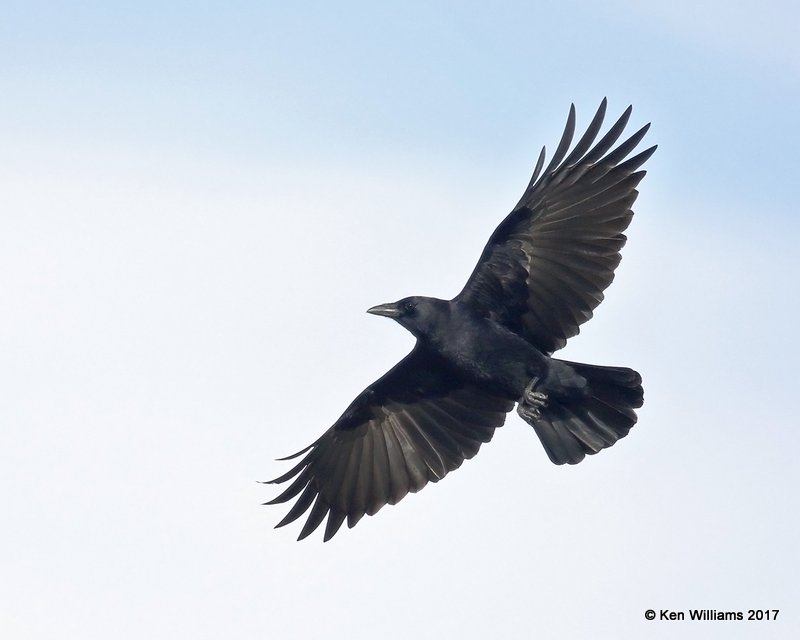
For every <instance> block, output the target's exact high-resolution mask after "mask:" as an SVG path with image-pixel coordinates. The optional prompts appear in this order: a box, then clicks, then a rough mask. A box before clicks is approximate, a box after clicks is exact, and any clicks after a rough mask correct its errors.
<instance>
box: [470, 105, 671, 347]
mask: <svg viewBox="0 0 800 640" xmlns="http://www.w3.org/2000/svg"><path fill="white" fill-rule="evenodd" d="M605 111H606V100H605V99H604V100H603V102H602V103H601V104H600V108H599V109H598V110H597V114H596V115H595V116H594V119H593V120H592V122H591V124H590V125H589V128H588V129H587V131H586V133H585V134H584V135H583V137H582V138H581V139H580V140H579V141H578V143H577V144H576V145H575V148H574V149H573V150H572V152H571V153H570V154H569V156H567V151H568V150H569V147H570V145H571V143H572V136H573V134H574V132H575V107H574V105H573V106H572V107H571V108H570V112H569V118H568V119H567V126H566V129H565V130H564V134H563V136H562V138H561V142H560V143H559V145H558V148H557V149H556V152H555V154H554V155H553V159H552V160H551V161H550V163H549V164H548V166H547V168H546V169H545V170H544V172H543V173H542V174H541V178H540V177H539V173H540V171H541V169H542V165H543V164H544V156H545V151H544V149H542V153H541V154H540V155H539V161H538V162H537V164H536V169H535V170H534V172H533V177H532V178H531V181H530V183H529V184H528V188H527V189H526V190H525V193H524V194H523V196H522V198H521V199H520V201H519V203H517V206H516V207H515V208H514V210H513V211H512V212H511V213H510V214H509V215H508V216H507V217H506V219H505V220H503V222H502V223H500V226H498V227H497V229H496V230H495V232H494V233H493V234H492V237H491V238H490V239H489V242H488V243H487V245H486V247H485V248H484V250H483V253H482V254H481V257H480V260H478V264H477V265H476V266H475V270H474V271H473V272H472V275H471V276H470V278H469V280H468V281H467V284H466V286H465V287H464V289H463V290H462V291H461V293H459V294H458V296H457V297H456V300H460V301H462V302H466V303H468V304H470V305H471V306H472V307H473V308H475V309H476V310H477V311H478V312H479V313H480V314H481V315H483V316H484V317H489V318H492V319H494V320H496V321H498V322H500V323H501V324H503V325H505V326H507V327H508V328H510V329H511V330H512V331H515V332H516V333H518V334H520V335H522V336H524V337H525V338H526V339H527V340H528V341H529V342H530V343H531V344H533V345H534V346H536V347H537V348H539V349H540V350H541V351H543V352H545V353H547V354H550V353H553V351H555V350H557V349H560V348H561V347H563V346H564V345H565V344H566V342H567V338H571V337H572V336H574V335H576V334H577V333H578V332H579V331H580V328H579V327H580V325H581V324H582V323H583V322H585V321H586V320H588V319H589V318H591V317H592V311H593V310H594V308H595V307H597V305H599V304H600V302H601V301H602V300H603V291H604V290H605V289H606V287H608V285H609V284H611V281H612V280H613V279H614V269H615V268H616V267H617V265H618V264H619V261H620V254H619V250H620V249H621V248H622V246H623V245H624V244H625V240H626V238H625V236H624V235H623V233H622V232H623V231H625V229H626V228H627V227H628V224H629V223H630V221H631V217H632V216H633V211H631V206H632V205H633V202H634V200H636V196H637V195H638V193H639V192H638V191H636V186H637V185H638V184H639V181H640V180H641V179H642V178H643V177H644V174H645V172H644V171H637V169H638V168H639V167H640V166H641V165H642V164H643V163H644V162H645V161H646V160H647V159H648V158H649V157H650V156H651V155H652V154H653V152H654V151H655V149H656V147H650V148H649V149H647V150H645V151H643V152H641V153H639V154H638V155H636V156H634V157H632V158H630V159H628V160H625V158H626V157H627V156H628V154H630V152H631V151H632V150H633V149H634V148H635V147H636V145H638V144H639V142H640V141H641V139H642V138H643V137H644V134H645V133H646V132H647V129H648V128H649V126H650V125H647V126H645V127H642V128H641V129H640V130H639V131H637V132H636V133H634V134H633V135H632V136H631V137H630V138H628V139H627V140H626V141H625V142H622V143H621V144H620V145H619V146H617V147H616V148H615V149H614V150H612V151H609V150H610V149H611V147H612V146H613V145H614V144H615V143H616V142H617V140H618V139H619V137H620V135H621V134H622V131H623V129H624V128H625V125H626V124H627V122H628V118H629V117H630V114H631V108H630V107H628V109H627V110H626V111H625V113H623V114H622V117H620V119H619V120H618V121H617V122H616V124H614V126H612V127H611V129H610V130H609V131H608V133H606V134H605V136H603V138H601V139H600V140H599V141H598V142H597V144H595V145H594V146H592V144H593V143H594V140H595V138H596V137H597V134H598V132H599V131H600V127H601V126H602V124H603V118H604V116H605ZM537 178H538V179H537Z"/></svg>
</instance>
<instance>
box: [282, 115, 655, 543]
mask: <svg viewBox="0 0 800 640" xmlns="http://www.w3.org/2000/svg"><path fill="white" fill-rule="evenodd" d="M631 110H632V109H631V107H628V109H627V110H626V111H625V112H624V113H623V114H622V116H621V117H620V118H619V120H617V121H616V123H614V125H613V126H612V127H611V128H610V129H609V130H608V132H607V133H606V134H605V135H604V136H603V137H602V138H600V140H599V141H597V142H596V143H595V140H596V138H597V136H598V134H599V132H600V129H601V127H602V124H603V119H604V117H605V112H606V100H605V99H604V100H603V102H602V103H601V104H600V107H599V109H598V110H597V113H596V114H595V116H594V118H593V119H592V121H591V123H590V124H589V126H588V128H587V130H586V133H584V135H583V136H582V137H581V138H580V140H579V141H578V142H577V144H576V145H575V147H574V148H573V149H572V150H571V151H570V146H571V144H572V140H573V136H574V133H575V106H574V105H572V106H571V107H570V111H569V117H568V118H567V124H566V128H565V130H564V133H563V135H562V137H561V141H560V142H559V144H558V147H557V148H556V150H555V153H554V154H553V158H552V159H551V160H550V162H549V163H548V165H547V167H544V162H545V149H544V148H543V149H542V151H541V153H540V155H539V159H538V161H537V163H536V168H535V169H534V172H533V177H532V178H531V180H530V182H529V183H528V186H527V188H526V189H525V193H523V195H522V198H520V200H519V202H518V203H517V205H516V206H515V207H514V209H513V210H512V211H511V213H510V214H509V215H508V216H507V217H506V218H505V219H504V220H503V221H502V222H501V223H500V226H498V227H497V229H496V230H495V231H494V233H493V234H492V236H491V237H490V238H489V242H488V243H487V244H486V247H485V248H484V250H483V253H482V254H481V256H480V259H479V260H478V264H477V265H476V266H475V269H474V270H473V272H472V275H470V277H469V279H468V280H467V283H466V285H465V286H464V288H463V289H462V291H461V292H460V293H459V294H458V295H457V296H455V297H454V298H453V299H452V300H439V299H437V298H429V297H423V296H412V297H409V298H404V299H402V300H399V301H398V302H392V303H389V304H381V305H378V306H375V307H372V308H371V309H368V310H367V311H368V313H372V314H375V315H379V316H386V317H388V318H392V319H393V320H395V321H396V322H397V323H399V324H400V325H402V326H403V327H405V328H406V329H407V330H408V331H410V332H411V333H412V334H413V335H414V337H415V338H416V339H417V341H416V344H415V346H414V348H413V349H412V351H411V353H409V354H408V355H407V356H406V357H405V358H403V359H402V360H401V361H400V362H399V363H398V364H397V365H395V366H394V367H393V368H392V369H391V370H390V371H389V372H388V373H386V374H385V375H384V376H383V377H382V378H380V379H379V380H377V381H376V382H374V383H373V384H371V385H369V386H368V387H367V388H366V389H365V390H364V391H363V392H362V393H361V394H360V395H358V397H356V399H355V400H354V401H353V402H352V403H351V404H350V406H349V407H347V409H346V410H345V412H344V413H343V414H342V416H341V417H340V418H339V419H338V420H337V421H336V422H335V424H334V425H333V426H332V427H331V428H330V429H328V430H327V431H326V432H325V433H323V434H322V436H321V437H320V438H319V439H318V440H316V441H315V442H314V443H313V444H311V445H310V446H308V447H306V448H305V449H303V450H302V451H299V452H298V453H296V454H294V455H292V456H289V457H288V458H282V460H290V459H293V458H298V457H299V458H300V460H299V461H298V462H297V463H296V464H295V465H294V466H293V467H292V468H291V469H290V470H289V471H288V472H287V473H285V474H283V475H282V476H280V477H279V478H276V479H274V480H271V481H270V483H271V484H275V483H285V482H290V481H291V482H290V484H289V485H288V487H287V488H286V489H285V490H284V491H283V493H281V494H280V495H279V496H277V497H276V498H275V499H273V500H271V501H269V502H267V503H266V504H277V503H285V502H288V501H290V500H292V499H294V498H296V501H295V502H294V504H293V506H292V507H291V509H290V511H289V513H288V514H287V515H286V517H285V518H283V520H281V521H280V522H279V523H278V525H277V527H282V526H284V525H286V524H289V523H290V522H293V521H295V520H297V519H298V518H299V517H301V516H302V515H303V514H304V513H306V511H308V510H309V509H310V512H309V515H308V517H307V518H306V521H305V524H304V526H303V528H302V530H301V532H300V536H299V538H298V540H302V539H303V538H305V537H306V536H308V535H309V534H310V533H311V532H312V531H314V530H315V529H316V528H317V527H319V526H320V524H321V523H322V521H323V520H324V519H325V518H326V517H327V523H326V526H325V534H324V539H325V540H326V541H327V540H329V539H330V538H331V537H332V536H333V535H334V534H335V533H336V532H337V531H338V530H339V528H340V527H341V525H342V523H343V522H344V521H345V519H346V520H347V524H348V526H349V527H353V526H355V524H356V523H357V522H358V521H359V520H360V519H361V518H362V517H363V516H364V515H365V514H368V515H374V514H375V513H377V512H378V511H379V510H380V509H381V507H383V506H384V505H386V504H396V503H397V502H399V501H400V500H402V499H403V498H404V497H405V496H406V495H407V494H408V493H409V492H411V493H415V492H417V491H419V490H420V489H422V488H423V487H424V486H425V485H426V484H428V482H437V481H439V480H441V479H442V478H444V477H445V476H446V475H447V474H448V473H449V472H450V471H452V470H453V469H456V468H458V467H459V466H461V463H462V462H463V461H464V460H465V459H468V458H472V457H473V456H474V455H475V454H476V453H478V449H480V446H481V444H483V443H485V442H489V441H490V440H491V439H492V435H493V434H494V430H495V429H497V428H498V427H500V426H501V425H502V424H503V422H504V420H505V417H506V414H507V413H508V412H509V411H511V410H512V409H513V408H514V405H515V404H516V405H517V413H518V414H519V415H520V416H521V417H522V418H523V419H524V420H525V421H526V422H527V423H528V424H529V425H530V426H531V427H533V430H534V431H535V432H536V435H537V436H538V437H539V439H540V440H541V442H542V444H543V445H544V448H545V451H546V452H547V455H548V456H549V457H550V460H552V461H553V462H554V463H555V464H564V463H567V464H576V463H578V462H580V461H581V460H583V459H584V457H585V456H586V455H587V454H589V455H591V454H594V453H597V452H598V451H601V450H602V449H605V448H606V447H610V446H612V445H613V444H614V443H615V442H617V441H618V440H619V439H620V438H624V437H625V436H626V435H627V434H628V432H629V431H630V429H631V427H633V425H634V424H635V423H636V413H635V411H634V409H637V408H639V407H641V406H642V403H643V398H644V394H643V389H642V378H641V376H640V375H639V374H638V373H637V372H636V371H634V370H633V369H628V368H625V367H607V366H596V365H589V364H580V363H577V362H569V361H567V360H560V359H557V358H554V357H552V355H553V353H554V352H555V351H557V350H558V349H561V348H562V347H563V346H564V345H565V344H566V342H567V340H568V339H569V338H571V337H572V336H574V335H576V334H577V333H578V332H579V331H580V325H581V324H583V323H584V322H586V320H588V319H589V318H591V317H592V312H593V310H594V309H595V307H597V305H599V304H600V302H601V301H602V300H603V291H604V290H605V289H606V288H607V287H608V286H609V285H610V284H611V281H612V280H613V279H614V270H615V269H616V267H617V265H618V264H619V262H620V257H621V256H620V253H619V252H620V249H621V248H622V247H623V245H624V244H625V241H626V237H625V235H623V232H624V231H625V229H626V228H627V227H628V225H629V223H630V221H631V218H632V216H633V211H632V210H631V206H632V205H633V203H634V201H635V200H636V196H637V195H638V191H637V190H636V187H637V185H638V184H639V182H640V181H641V180H642V178H643V177H644V175H645V172H644V171H642V170H640V169H639V168H640V167H641V166H642V165H643V164H644V162H645V161H646V160H647V159H648V158H649V157H650V156H651V155H652V154H653V152H654V151H655V149H656V147H655V146H653V147H650V148H648V149H646V150H645V151H642V152H640V153H638V154H637V155H635V156H633V157H630V158H629V157H628V156H629V155H630V154H631V152H632V151H633V150H634V149H635V148H636V147H637V145H638V144H639V142H640V141H641V140H642V138H643V137H644V135H645V133H646V132H647V130H648V128H649V126H650V125H649V124H648V125H646V126H644V127H642V128H641V129H639V130H638V131H637V132H636V133H634V134H633V135H632V136H630V137H629V138H628V139H626V140H625V141H624V142H622V143H620V144H619V145H617V146H616V147H615V146H614V145H615V144H616V143H617V141H618V140H619V138H620V136H621V135H622V132H623V130H624V129H625V126H626V125H627V123H628V119H629V118H630V115H631ZM568 153H569V155H567V154H568ZM543 167H544V170H542V169H543ZM301 456H302V457H301Z"/></svg>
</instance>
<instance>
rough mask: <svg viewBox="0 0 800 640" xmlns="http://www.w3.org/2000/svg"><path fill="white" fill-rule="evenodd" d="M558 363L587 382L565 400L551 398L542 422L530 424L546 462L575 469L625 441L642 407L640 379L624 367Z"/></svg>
mask: <svg viewBox="0 0 800 640" xmlns="http://www.w3.org/2000/svg"><path fill="white" fill-rule="evenodd" d="M560 362H563V363H564V364H566V365H569V366H570V367H572V369H574V371H575V372H576V373H577V374H579V375H580V376H582V377H583V378H585V379H586V381H587V386H586V388H585V389H584V392H583V393H582V394H580V395H579V396H578V397H574V396H573V397H570V398H569V399H568V400H567V399H563V400H562V399H557V398H553V396H550V398H549V401H548V404H547V406H546V407H543V408H542V409H541V412H540V416H539V417H538V418H534V419H530V420H528V422H529V423H530V425H531V426H532V427H533V428H534V430H535V431H536V434H537V435H538V436H539V439H540V440H541V441H542V444H543V445H544V448H545V451H547V455H548V456H549V457H550V460H552V461H553V462H554V463H555V464H564V463H567V464H577V463H578V462H580V461H581V460H583V459H584V458H585V457H586V456H587V455H592V454H595V453H597V452H598V451H601V450H602V449H605V448H607V447H610V446H612V445H613V444H614V443H616V442H617V441H618V440H620V439H621V438H624V437H625V436H626V435H628V432H629V431H630V430H631V428H632V427H633V425H635V424H636V419H637V418H636V412H635V411H634V409H638V408H639V407H641V406H642V404H643V402H644V390H643V389H642V377H641V376H640V375H639V374H638V373H637V372H636V371H634V370H633V369H628V368H627V367H601V366H596V365H589V364H580V363H577V362H567V361H563V360H562V361H560ZM526 420H527V418H526Z"/></svg>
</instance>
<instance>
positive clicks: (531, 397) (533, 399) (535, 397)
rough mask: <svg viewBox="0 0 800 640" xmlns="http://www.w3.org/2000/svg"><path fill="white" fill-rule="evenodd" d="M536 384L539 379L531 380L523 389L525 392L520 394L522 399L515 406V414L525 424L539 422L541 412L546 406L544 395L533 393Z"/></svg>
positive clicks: (545, 396) (546, 399)
mask: <svg viewBox="0 0 800 640" xmlns="http://www.w3.org/2000/svg"><path fill="white" fill-rule="evenodd" d="M538 384H539V378H534V379H533V380H531V381H530V382H529V383H528V384H527V386H526V387H525V391H523V392H522V399H521V400H520V402H519V404H518V405H517V413H518V414H519V415H520V417H521V418H522V419H523V420H525V421H526V422H530V421H531V420H540V419H541V417H542V411H541V410H542V409H544V408H545V407H547V404H548V398H547V394H546V393H542V392H541V391H534V389H535V388H536V385H538Z"/></svg>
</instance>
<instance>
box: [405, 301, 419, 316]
mask: <svg viewBox="0 0 800 640" xmlns="http://www.w3.org/2000/svg"><path fill="white" fill-rule="evenodd" d="M416 308H417V305H415V304H414V303H413V302H410V301H408V300H406V301H405V302H404V303H403V312H404V313H413V312H414V309H416Z"/></svg>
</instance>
